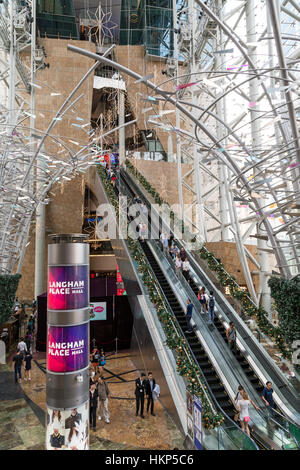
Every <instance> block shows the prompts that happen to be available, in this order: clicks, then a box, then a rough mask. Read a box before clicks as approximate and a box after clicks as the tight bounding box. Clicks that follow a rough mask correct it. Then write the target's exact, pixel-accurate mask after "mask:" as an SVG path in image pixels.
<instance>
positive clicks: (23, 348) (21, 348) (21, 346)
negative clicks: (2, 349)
mask: <svg viewBox="0 0 300 470" xmlns="http://www.w3.org/2000/svg"><path fill="white" fill-rule="evenodd" d="M17 348H18V349H19V351H20V352H21V354H22V355H23V356H24V355H25V353H26V351H27V346H26V343H25V342H24V338H21V339H20V342H19V344H18V346H17Z"/></svg>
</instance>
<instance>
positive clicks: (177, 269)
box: [175, 254, 182, 279]
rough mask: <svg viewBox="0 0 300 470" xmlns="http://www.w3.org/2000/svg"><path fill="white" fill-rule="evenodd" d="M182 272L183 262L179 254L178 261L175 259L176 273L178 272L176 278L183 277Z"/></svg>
mask: <svg viewBox="0 0 300 470" xmlns="http://www.w3.org/2000/svg"><path fill="white" fill-rule="evenodd" d="M181 271H182V261H181V258H180V256H179V254H177V255H176V259H175V272H176V276H177V277H178V278H179V279H180V277H181Z"/></svg>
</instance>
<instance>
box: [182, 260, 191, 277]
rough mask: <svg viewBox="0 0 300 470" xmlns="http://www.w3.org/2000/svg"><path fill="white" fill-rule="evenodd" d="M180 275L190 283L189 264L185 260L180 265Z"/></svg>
mask: <svg viewBox="0 0 300 470" xmlns="http://www.w3.org/2000/svg"><path fill="white" fill-rule="evenodd" d="M182 274H183V276H184V278H185V279H186V280H187V282H188V283H189V282H190V263H189V261H188V259H187V258H185V260H184V262H183V263H182Z"/></svg>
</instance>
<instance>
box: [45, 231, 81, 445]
mask: <svg viewBox="0 0 300 470" xmlns="http://www.w3.org/2000/svg"><path fill="white" fill-rule="evenodd" d="M50 237H51V239H52V244H50V245H49V246H48V293H47V294H48V299H47V387H46V401H47V423H46V424H47V433H46V449H47V450H60V449H61V450H87V449H88V447H89V244H88V243H84V240H85V238H86V236H85V235H82V234H68V235H50Z"/></svg>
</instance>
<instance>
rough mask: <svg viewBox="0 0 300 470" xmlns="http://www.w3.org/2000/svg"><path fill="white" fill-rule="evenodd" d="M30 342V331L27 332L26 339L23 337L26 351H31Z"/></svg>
mask: <svg viewBox="0 0 300 470" xmlns="http://www.w3.org/2000/svg"><path fill="white" fill-rule="evenodd" d="M31 341H32V333H30V331H27V333H26V337H25V344H26V348H27V351H30V350H31Z"/></svg>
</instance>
